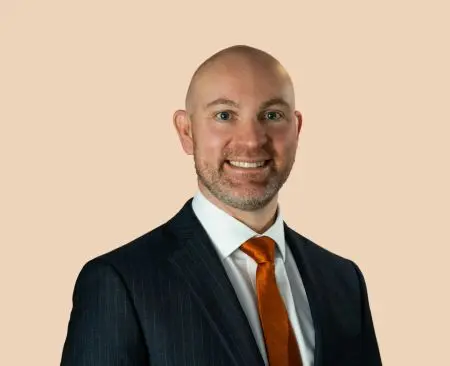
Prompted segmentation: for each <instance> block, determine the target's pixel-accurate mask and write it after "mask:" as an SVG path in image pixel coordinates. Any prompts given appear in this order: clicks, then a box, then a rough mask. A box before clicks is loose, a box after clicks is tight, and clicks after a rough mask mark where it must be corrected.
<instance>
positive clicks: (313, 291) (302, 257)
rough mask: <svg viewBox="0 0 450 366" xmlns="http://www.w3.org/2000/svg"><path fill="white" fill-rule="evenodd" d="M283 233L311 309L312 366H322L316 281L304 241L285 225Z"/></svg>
mask: <svg viewBox="0 0 450 366" xmlns="http://www.w3.org/2000/svg"><path fill="white" fill-rule="evenodd" d="M284 232H285V237H286V242H287V245H289V248H290V249H291V252H292V255H293V256H294V260H295V263H296V264H297V268H298V270H299V272H300V275H301V277H302V281H303V284H304V286H305V290H306V295H307V297H308V302H309V306H310V308H311V316H312V319H313V324H314V332H315V349H314V366H322V364H323V360H322V354H323V350H322V347H323V344H322V343H323V342H322V315H321V314H322V312H321V304H322V300H321V295H320V293H319V292H318V291H317V289H318V288H319V286H318V285H317V280H316V278H315V276H314V273H313V270H312V268H311V266H310V264H309V263H308V261H307V253H306V251H305V244H306V243H305V240H306V239H305V238H303V237H302V236H300V235H299V234H297V233H296V232H295V231H293V230H292V229H290V228H289V227H288V226H287V225H286V223H285V224H284Z"/></svg>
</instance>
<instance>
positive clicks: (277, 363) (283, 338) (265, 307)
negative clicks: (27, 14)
mask: <svg viewBox="0 0 450 366" xmlns="http://www.w3.org/2000/svg"><path fill="white" fill-rule="evenodd" d="M241 250H242V251H243V252H244V253H246V254H247V255H249V256H250V257H252V258H253V259H254V260H255V261H256V263H258V268H257V270H256V289H257V295H258V308H259V318H260V321H261V325H262V328H263V333H264V340H265V344H266V350H267V356H268V359H269V365H270V366H302V359H301V357H300V351H299V347H298V344H297V340H296V338H295V334H294V331H293V329H292V326H291V323H290V321H289V318H288V313H287V310H286V307H285V305H284V301H283V299H282V297H281V295H280V291H279V290H278V286H277V282H276V279H275V263H274V259H275V242H274V241H273V240H272V239H271V238H269V237H267V236H261V237H254V238H251V239H249V240H247V241H246V242H245V243H244V244H242V245H241Z"/></svg>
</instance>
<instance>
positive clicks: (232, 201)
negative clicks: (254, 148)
mask: <svg viewBox="0 0 450 366" xmlns="http://www.w3.org/2000/svg"><path fill="white" fill-rule="evenodd" d="M194 151H195V153H194V163H195V170H196V173H197V177H198V180H199V181H200V182H201V183H202V184H203V185H204V186H205V187H206V189H208V191H209V192H210V193H211V194H212V195H213V196H214V197H216V198H217V199H218V200H219V201H221V202H223V203H224V204H226V205H228V206H231V207H234V208H236V209H239V210H242V211H256V210H259V209H261V208H263V207H265V206H266V205H267V204H268V203H269V202H270V201H272V199H273V198H274V197H275V195H276V194H277V193H278V191H279V190H280V189H281V187H282V186H283V185H284V183H285V182H286V181H287V179H288V177H289V174H290V172H291V170H292V166H293V165H294V162H295V152H294V154H292V156H291V155H290V154H287V155H288V160H287V161H286V163H285V165H284V166H281V167H278V166H276V164H275V160H274V159H272V160H271V161H270V165H269V168H270V172H269V175H268V177H267V178H266V179H265V180H264V182H252V183H257V184H255V186H253V185H249V186H248V187H245V188H244V187H242V186H241V183H239V182H236V181H234V180H233V179H232V177H230V176H229V175H228V174H227V173H226V172H225V170H224V164H225V160H223V161H222V162H221V163H220V164H219V165H218V166H217V165H216V164H213V163H210V162H208V161H206V160H205V159H202V158H201V157H200V156H199V154H198V153H197V149H196V147H195V146H194ZM228 156H237V154H235V155H233V154H229V155H228ZM244 156H249V155H244ZM272 156H273V155H272ZM250 182H251V181H250Z"/></svg>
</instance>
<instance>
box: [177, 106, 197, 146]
mask: <svg viewBox="0 0 450 366" xmlns="http://www.w3.org/2000/svg"><path fill="white" fill-rule="evenodd" d="M173 124H174V126H175V129H176V130H177V133H178V137H179V139H180V142H181V146H182V147H183V150H184V151H185V153H186V154H188V155H193V154H194V143H193V140H192V123H191V120H190V118H189V116H188V114H187V112H186V111H185V110H181V109H180V110H177V111H176V112H175V113H174V114H173Z"/></svg>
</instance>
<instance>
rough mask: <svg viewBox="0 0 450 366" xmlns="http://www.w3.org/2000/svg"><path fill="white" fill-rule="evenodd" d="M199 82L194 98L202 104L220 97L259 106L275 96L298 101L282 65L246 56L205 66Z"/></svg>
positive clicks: (204, 104)
mask: <svg viewBox="0 0 450 366" xmlns="http://www.w3.org/2000/svg"><path fill="white" fill-rule="evenodd" d="M195 83H196V84H195V89H194V95H193V97H194V100H195V104H196V105H197V106H198V107H204V106H206V105H207V104H208V103H209V102H211V101H212V100H215V99H218V98H226V99H231V100H233V101H235V102H237V103H239V105H242V106H253V105H258V104H260V103H263V102H265V101H267V100H269V99H273V98H282V99H284V100H286V101H287V102H288V103H289V104H290V105H291V106H293V104H294V93H293V88H292V84H291V82H290V79H289V76H288V75H287V73H286V72H285V70H284V69H283V68H282V67H281V66H279V65H273V64H267V63H262V62H252V61H248V60H242V59H233V60H226V62H216V63H214V64H213V65H211V66H209V67H207V68H205V70H204V71H203V72H202V73H201V74H200V75H199V77H198V78H197V80H196V82H195Z"/></svg>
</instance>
